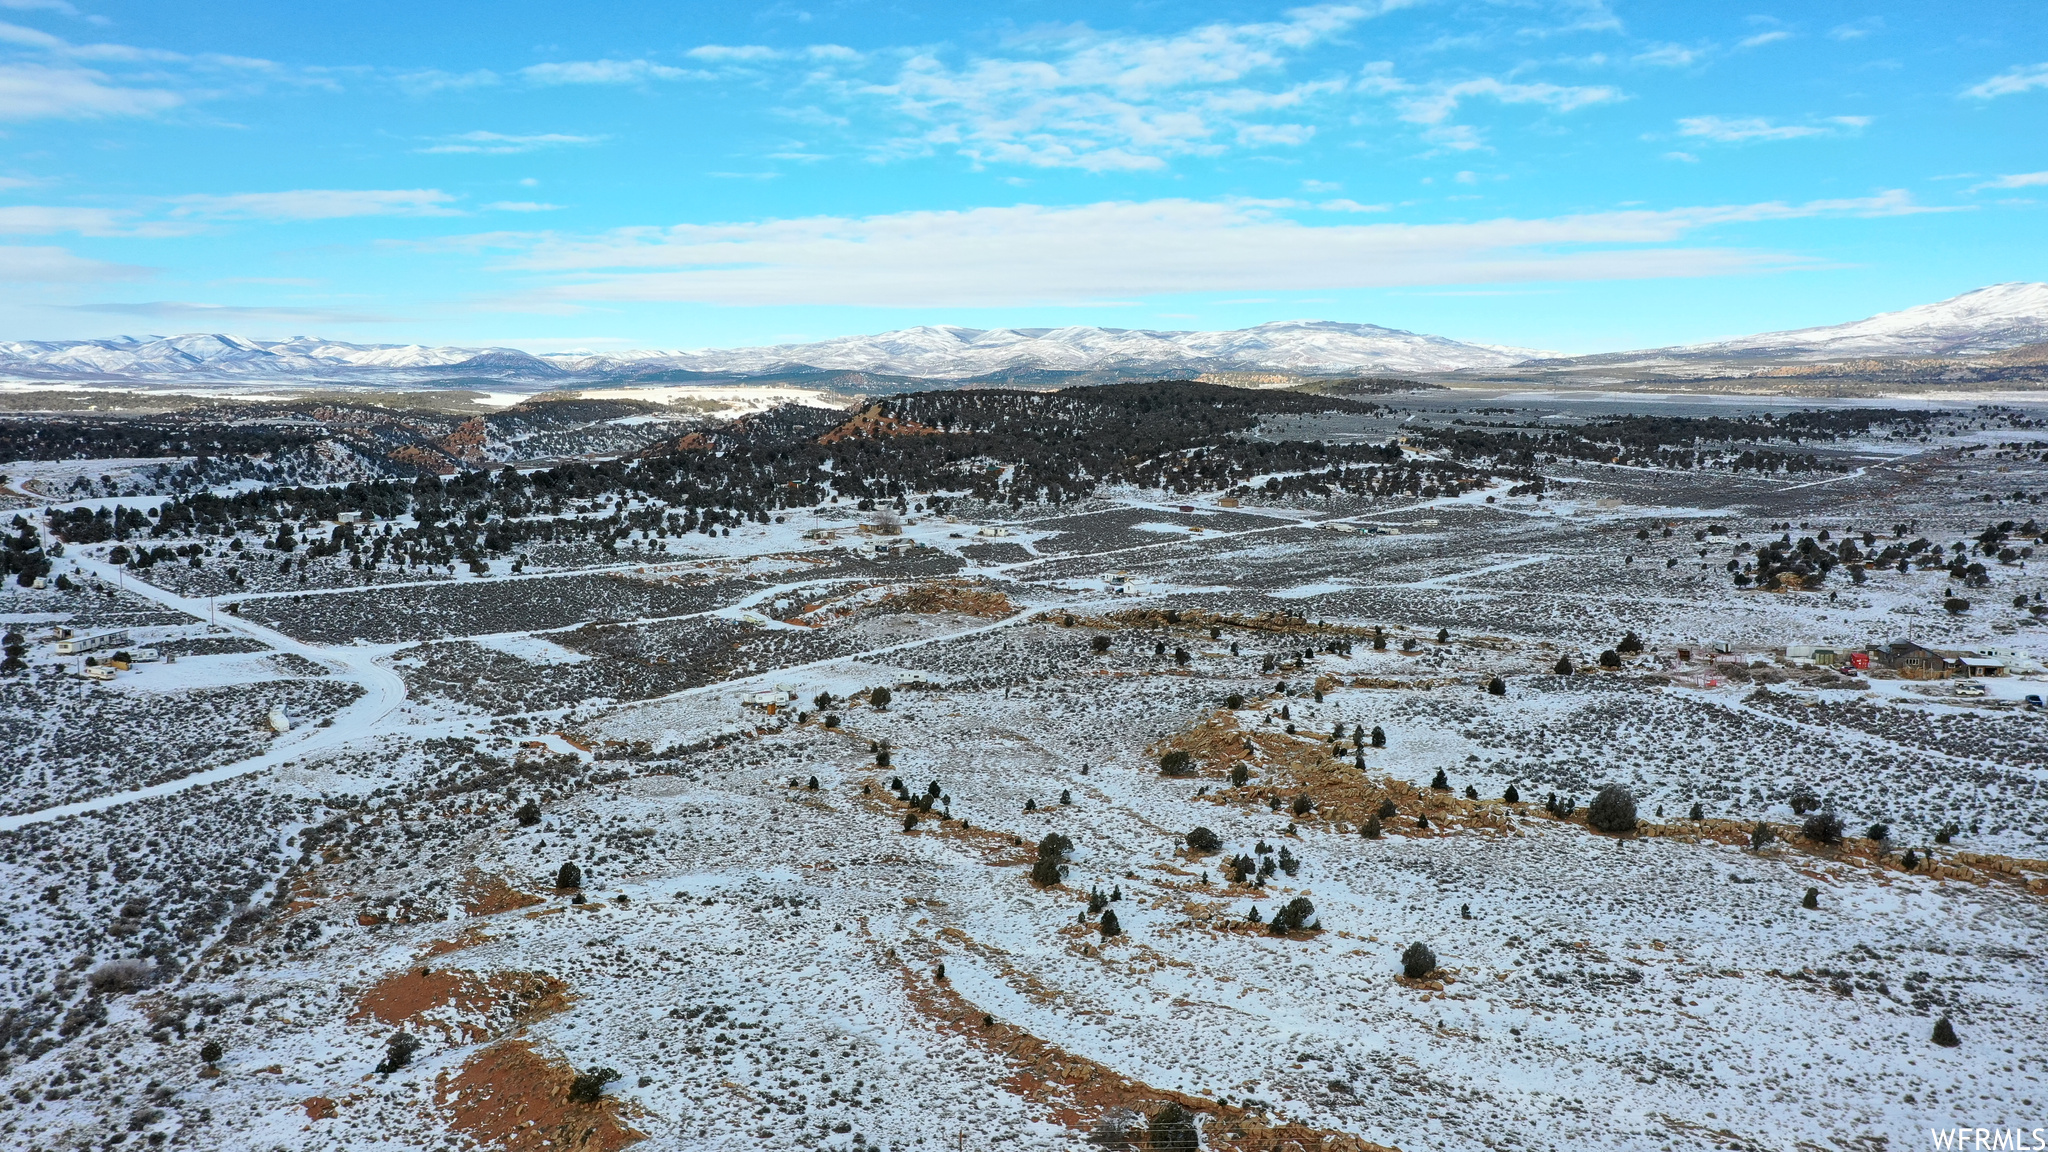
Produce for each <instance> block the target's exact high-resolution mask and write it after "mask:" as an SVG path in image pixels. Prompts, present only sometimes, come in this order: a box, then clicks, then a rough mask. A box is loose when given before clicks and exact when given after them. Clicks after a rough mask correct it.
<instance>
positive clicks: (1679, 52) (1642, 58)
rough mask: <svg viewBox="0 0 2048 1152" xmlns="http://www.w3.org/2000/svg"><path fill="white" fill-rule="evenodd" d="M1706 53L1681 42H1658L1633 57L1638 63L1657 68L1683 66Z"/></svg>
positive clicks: (1694, 61) (1688, 64)
mask: <svg viewBox="0 0 2048 1152" xmlns="http://www.w3.org/2000/svg"><path fill="white" fill-rule="evenodd" d="M1704 55H1706V53H1705V52H1704V51H1702V50H1701V49H1698V48H1687V47H1686V46H1685V45H1683V44H1659V45H1657V46H1656V47H1654V48H1650V49H1647V50H1645V51H1642V52H1638V53H1636V55H1635V56H1634V57H1633V59H1634V61H1635V62H1636V63H1638V64H1648V65H1651V66H1653V67H1658V68H1685V67H1688V66H1690V65H1692V64H1695V63H1697V62H1698V61H1699V59H1700V58H1701V57H1702V56H1704Z"/></svg>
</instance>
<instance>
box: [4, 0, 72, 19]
mask: <svg viewBox="0 0 2048 1152" xmlns="http://www.w3.org/2000/svg"><path fill="white" fill-rule="evenodd" d="M0 8H12V9H14V10H15V11H17V12H34V11H45V12H61V13H63V14H64V15H66V16H76V15H78V9H76V8H73V7H72V6H71V5H69V4H66V3H65V2H64V0H0Z"/></svg>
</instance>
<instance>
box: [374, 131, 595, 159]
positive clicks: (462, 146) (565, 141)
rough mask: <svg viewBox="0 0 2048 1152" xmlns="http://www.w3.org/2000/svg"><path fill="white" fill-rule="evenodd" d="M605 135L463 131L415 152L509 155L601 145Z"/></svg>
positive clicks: (416, 149)
mask: <svg viewBox="0 0 2048 1152" xmlns="http://www.w3.org/2000/svg"><path fill="white" fill-rule="evenodd" d="M605 139H606V137H603V136H569V135H565V134H563V133H559V132H543V133H537V134H534V135H530V136H510V135H506V134H505V133H502V132H481V131H480V132H464V133H462V134H460V135H457V136H446V137H443V138H442V140H441V142H440V143H439V144H433V145H429V146H428V147H425V148H415V149H413V151H415V152H427V153H451V152H453V153H461V152H476V153H482V154H485V155H490V156H510V155H513V154H516V153H520V152H532V151H535V150H536V149H540V148H556V147H561V146H563V145H570V144H598V143H602V142H603V141H604V140H605Z"/></svg>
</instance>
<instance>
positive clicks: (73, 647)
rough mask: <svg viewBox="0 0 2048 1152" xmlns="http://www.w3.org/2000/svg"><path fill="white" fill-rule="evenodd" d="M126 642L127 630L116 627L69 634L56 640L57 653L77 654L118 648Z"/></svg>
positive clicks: (65, 654) (62, 654)
mask: <svg viewBox="0 0 2048 1152" xmlns="http://www.w3.org/2000/svg"><path fill="white" fill-rule="evenodd" d="M127 643H128V630H127V629H126V628H116V629H113V630H112V631H108V632H92V633H88V634H87V635H84V636H71V637H67V638H65V639H63V640H59V641H57V655H59V656H79V655H83V654H85V653H87V652H98V651H99V650H100V649H102V648H119V647H121V646H123V645H125V644H127Z"/></svg>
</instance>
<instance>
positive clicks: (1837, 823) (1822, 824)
mask: <svg viewBox="0 0 2048 1152" xmlns="http://www.w3.org/2000/svg"><path fill="white" fill-rule="evenodd" d="M1799 834H1800V835H1802V836H1804V837H1806V838H1807V839H1808V840H1811V841H1813V842H1814V843H1816V844H1840V843H1841V842H1842V818H1841V817H1840V816H1837V815H1835V814H1834V812H1833V811H1831V810H1828V809H1822V810H1821V811H1819V812H1815V813H1813V814H1812V815H1811V816H1808V817H1807V818H1806V821H1805V823H1803V824H1801V825H1800V826H1799Z"/></svg>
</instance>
